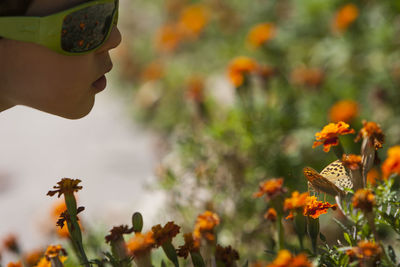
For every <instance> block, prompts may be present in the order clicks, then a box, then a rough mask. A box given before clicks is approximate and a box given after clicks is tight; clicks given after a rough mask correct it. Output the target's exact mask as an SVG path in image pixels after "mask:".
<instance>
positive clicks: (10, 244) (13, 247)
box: [3, 234, 20, 253]
mask: <svg viewBox="0 0 400 267" xmlns="http://www.w3.org/2000/svg"><path fill="white" fill-rule="evenodd" d="M3 246H4V248H5V249H6V250H8V251H11V252H14V253H19V251H20V247H19V244H18V240H17V236H16V235H14V234H9V235H8V236H6V237H5V238H4V239H3Z"/></svg>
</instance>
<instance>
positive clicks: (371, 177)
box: [367, 168, 382, 185]
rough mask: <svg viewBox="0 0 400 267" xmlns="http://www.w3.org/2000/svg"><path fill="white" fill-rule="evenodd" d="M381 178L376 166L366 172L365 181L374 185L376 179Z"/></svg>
mask: <svg viewBox="0 0 400 267" xmlns="http://www.w3.org/2000/svg"><path fill="white" fill-rule="evenodd" d="M380 179H382V177H381V174H380V173H379V172H378V170H377V169H376V168H372V169H371V170H370V171H369V172H368V174H367V182H368V183H369V184H371V185H376V181H377V180H380Z"/></svg>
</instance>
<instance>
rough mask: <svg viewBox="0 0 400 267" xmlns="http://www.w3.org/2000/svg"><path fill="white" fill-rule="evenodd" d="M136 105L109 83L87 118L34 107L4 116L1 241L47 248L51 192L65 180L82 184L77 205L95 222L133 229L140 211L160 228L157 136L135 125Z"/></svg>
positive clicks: (0, 139) (0, 117) (0, 159)
mask: <svg viewBox="0 0 400 267" xmlns="http://www.w3.org/2000/svg"><path fill="white" fill-rule="evenodd" d="M109 82H110V81H109ZM130 101H131V100H130V99H129V98H125V99H122V98H121V97H119V96H118V95H117V93H116V92H115V91H114V90H113V86H112V84H110V83H109V85H108V87H107V88H106V89H105V91H103V92H101V93H100V94H98V95H97V96H96V104H95V106H94V108H93V110H92V112H91V113H90V114H89V115H88V116H86V117H85V118H82V119H80V120H67V119H63V118H60V117H57V116H53V115H48V114H46V113H43V112H40V111H36V110H33V109H31V108H27V107H14V108H12V109H10V110H7V111H4V112H2V113H0V129H1V131H0V148H1V153H0V212H1V215H0V239H2V238H4V236H6V235H7V234H8V233H16V234H17V235H18V237H19V238H20V241H21V243H22V245H23V248H24V249H31V248H36V247H39V246H41V245H47V244H46V239H45V238H44V237H45V235H44V229H45V228H46V227H47V226H46V225H47V224H48V223H49V219H48V218H49V217H48V216H49V211H50V207H51V205H52V204H53V203H54V201H55V200H56V199H55V198H54V197H52V198H51V197H49V196H46V193H47V191H48V190H50V189H51V188H52V186H54V185H56V183H57V182H58V181H59V180H60V179H61V178H62V177H69V178H79V179H81V180H82V183H81V185H82V186H83V190H82V191H80V192H79V202H78V205H83V206H85V208H86V210H85V211H84V212H83V213H84V215H83V216H84V217H83V219H85V221H90V223H91V224H95V225H101V224H104V225H105V226H106V227H110V228H111V226H112V225H117V224H128V223H129V222H130V217H131V215H132V213H133V212H135V211H140V212H142V214H143V215H144V217H145V222H147V223H148V224H147V225H149V224H150V223H151V222H153V220H154V219H155V218H156V217H155V216H157V215H159V214H157V213H159V210H160V207H161V203H162V201H163V194H162V193H160V192H149V191H147V190H146V189H144V188H143V185H144V184H145V183H148V184H154V183H155V182H154V180H155V177H154V168H155V167H156V161H157V159H156V156H155V155H154V143H155V138H154V136H152V134H151V133H149V132H147V131H145V130H143V129H141V128H140V127H138V126H136V125H134V124H132V119H131V118H128V114H127V113H126V110H125V107H126V106H127V104H129V103H130ZM157 223H158V222H157ZM150 225H151V224H150ZM0 246H1V245H0Z"/></svg>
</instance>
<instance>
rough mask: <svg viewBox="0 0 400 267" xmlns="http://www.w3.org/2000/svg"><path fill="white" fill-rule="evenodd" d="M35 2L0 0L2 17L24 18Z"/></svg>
mask: <svg viewBox="0 0 400 267" xmlns="http://www.w3.org/2000/svg"><path fill="white" fill-rule="evenodd" d="M31 2H33V0H0V16H22V15H24V14H25V12H26V10H27V9H28V7H29V5H30V4H31Z"/></svg>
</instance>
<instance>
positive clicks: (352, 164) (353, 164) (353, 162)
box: [342, 154, 361, 171]
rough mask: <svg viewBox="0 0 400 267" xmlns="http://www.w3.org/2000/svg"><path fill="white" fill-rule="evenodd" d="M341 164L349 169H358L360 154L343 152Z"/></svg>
mask: <svg viewBox="0 0 400 267" xmlns="http://www.w3.org/2000/svg"><path fill="white" fill-rule="evenodd" d="M342 164H343V165H344V166H345V167H346V168H348V169H350V170H353V171H354V170H358V169H360V168H361V156H360V155H354V154H349V155H346V154H343V156H342Z"/></svg>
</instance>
